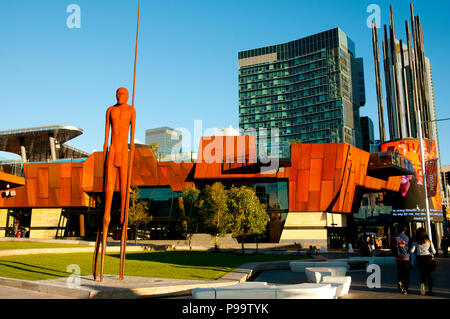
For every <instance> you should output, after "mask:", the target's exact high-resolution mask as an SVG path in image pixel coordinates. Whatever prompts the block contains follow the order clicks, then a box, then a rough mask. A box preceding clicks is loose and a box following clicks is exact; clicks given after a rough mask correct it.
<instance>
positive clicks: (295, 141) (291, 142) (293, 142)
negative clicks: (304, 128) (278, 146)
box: [289, 137, 301, 144]
mask: <svg viewBox="0 0 450 319" xmlns="http://www.w3.org/2000/svg"><path fill="white" fill-rule="evenodd" d="M289 144H301V141H300V139H299V138H298V137H296V138H294V139H293V140H290V141H289Z"/></svg>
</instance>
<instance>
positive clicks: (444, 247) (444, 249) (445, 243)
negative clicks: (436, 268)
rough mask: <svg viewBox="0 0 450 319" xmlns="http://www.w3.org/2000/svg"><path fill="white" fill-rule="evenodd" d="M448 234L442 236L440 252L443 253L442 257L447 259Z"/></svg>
mask: <svg viewBox="0 0 450 319" xmlns="http://www.w3.org/2000/svg"><path fill="white" fill-rule="evenodd" d="M448 237H449V236H448V233H446V234H444V236H442V239H441V247H442V252H443V253H444V257H445V258H447V257H448V241H449V238H448Z"/></svg>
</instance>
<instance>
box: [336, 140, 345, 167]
mask: <svg viewBox="0 0 450 319" xmlns="http://www.w3.org/2000/svg"><path fill="white" fill-rule="evenodd" d="M345 146H346V145H345V144H342V143H339V144H336V164H335V167H336V168H337V169H342V168H344V162H345V157H346V154H347V149H348V148H347V147H345Z"/></svg>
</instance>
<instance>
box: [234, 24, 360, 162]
mask: <svg viewBox="0 0 450 319" xmlns="http://www.w3.org/2000/svg"><path fill="white" fill-rule="evenodd" d="M238 58H239V127H240V128H241V129H243V130H245V131H247V130H256V132H255V133H254V134H256V135H257V136H258V137H259V134H260V133H259V132H260V129H267V130H268V131H267V146H268V147H269V148H270V146H271V143H272V144H273V143H277V144H278V145H279V154H272V155H279V156H281V157H289V156H290V154H289V151H290V141H292V140H296V141H298V142H300V143H340V142H345V143H348V144H351V145H354V146H357V147H359V148H362V136H361V128H360V116H359V108H360V107H361V106H363V105H364V104H365V87H364V72H363V60H362V58H356V53H355V45H354V43H353V41H352V40H351V39H350V38H349V37H347V35H346V34H345V33H344V32H343V31H342V30H341V29H339V28H335V29H331V30H328V31H324V32H321V33H318V34H314V35H311V36H308V37H305V38H302V39H298V40H294V41H291V42H287V43H283V44H277V45H272V46H267V47H262V48H258V49H252V50H246V51H242V52H239V54H238ZM272 128H278V129H279V140H278V141H276V140H274V139H272V141H273V142H271V138H273V137H271V136H270V134H271V131H270V129H272ZM257 141H258V142H259V139H257Z"/></svg>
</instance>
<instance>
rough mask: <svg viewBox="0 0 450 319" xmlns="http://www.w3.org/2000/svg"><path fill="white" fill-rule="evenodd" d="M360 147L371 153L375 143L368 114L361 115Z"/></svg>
mask: <svg viewBox="0 0 450 319" xmlns="http://www.w3.org/2000/svg"><path fill="white" fill-rule="evenodd" d="M361 134H362V142H363V147H362V149H363V150H365V151H366V152H370V153H372V150H373V149H374V146H375V145H374V144H375V137H374V130H373V122H372V120H371V119H370V117H368V116H363V117H361Z"/></svg>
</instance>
